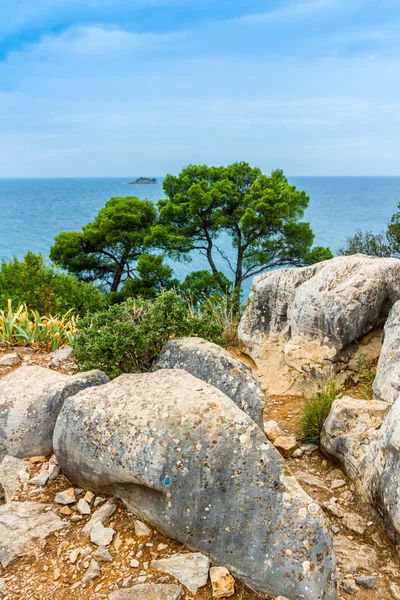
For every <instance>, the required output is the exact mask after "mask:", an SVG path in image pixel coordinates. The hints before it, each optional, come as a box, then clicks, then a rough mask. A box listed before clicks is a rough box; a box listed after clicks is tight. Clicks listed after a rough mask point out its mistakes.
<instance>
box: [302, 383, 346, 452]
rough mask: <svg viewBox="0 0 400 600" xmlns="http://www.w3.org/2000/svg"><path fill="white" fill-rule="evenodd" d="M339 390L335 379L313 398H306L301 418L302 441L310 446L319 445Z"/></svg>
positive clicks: (323, 386) (322, 387)
mask: <svg viewBox="0 0 400 600" xmlns="http://www.w3.org/2000/svg"><path fill="white" fill-rule="evenodd" d="M338 393H339V389H338V386H337V383H336V381H335V379H334V378H332V379H329V381H327V382H326V383H325V384H324V385H322V386H321V388H320V389H319V390H318V391H317V392H316V393H315V394H314V395H312V396H309V397H306V398H305V403H304V407H303V413H302V418H301V439H302V440H303V442H306V443H308V444H319V440H320V436H321V430H322V426H323V424H324V423H325V420H326V418H327V416H328V415H329V411H330V410H331V406H332V404H333V401H334V400H335V398H337V396H338Z"/></svg>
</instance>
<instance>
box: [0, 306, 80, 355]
mask: <svg viewBox="0 0 400 600" xmlns="http://www.w3.org/2000/svg"><path fill="white" fill-rule="evenodd" d="M75 325H76V322H75V319H74V317H72V316H71V315H70V314H69V313H66V314H65V315H64V316H58V315H56V316H54V317H53V316H52V315H46V316H40V314H39V313H38V312H37V311H34V310H28V308H27V307H26V306H25V305H23V304H22V305H21V306H20V307H19V308H18V309H17V310H15V311H14V310H13V308H12V306H11V301H10V302H9V305H8V309H7V311H3V310H1V311H0V342H2V343H3V344H7V345H10V346H31V347H33V348H43V349H45V350H51V351H54V350H57V348H62V347H63V346H67V345H69V344H71V343H72V340H73V337H74V331H75Z"/></svg>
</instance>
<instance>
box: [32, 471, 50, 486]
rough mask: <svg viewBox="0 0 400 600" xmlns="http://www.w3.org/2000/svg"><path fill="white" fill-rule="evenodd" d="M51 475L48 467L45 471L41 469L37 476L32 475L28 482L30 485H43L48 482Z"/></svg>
mask: <svg viewBox="0 0 400 600" xmlns="http://www.w3.org/2000/svg"><path fill="white" fill-rule="evenodd" d="M49 475H50V473H49V471H48V470H47V469H46V470H44V471H40V472H39V473H38V474H37V475H36V476H35V477H32V479H30V480H29V481H28V483H29V485H39V486H41V487H43V486H44V485H46V483H47V482H48V480H49Z"/></svg>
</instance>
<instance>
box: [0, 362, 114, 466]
mask: <svg viewBox="0 0 400 600" xmlns="http://www.w3.org/2000/svg"><path fill="white" fill-rule="evenodd" d="M107 381H109V380H108V377H107V376H106V375H104V373H102V372H101V371H89V372H88V373H80V374H78V375H73V376H70V375H63V374H62V373H57V372H56V371H52V370H50V369H44V368H43V367H38V366H22V367H20V368H19V369H16V370H15V371H13V372H12V373H10V374H9V375H7V376H6V377H4V378H3V379H1V380H0V457H3V456H4V455H6V454H9V455H11V456H15V457H17V458H26V457H29V456H38V455H45V456H47V455H49V454H50V453H51V452H52V449H53V430H54V425H55V422H56V419H57V416H58V413H59V411H60V409H61V407H62V404H63V402H64V400H65V399H66V398H67V397H68V396H71V395H73V394H76V393H77V392H78V391H79V390H82V389H84V388H87V387H89V386H95V385H101V384H104V383H106V382H107Z"/></svg>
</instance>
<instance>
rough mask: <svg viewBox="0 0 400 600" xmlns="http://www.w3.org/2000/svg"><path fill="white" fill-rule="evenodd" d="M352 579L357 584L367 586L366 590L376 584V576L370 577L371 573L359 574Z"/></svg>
mask: <svg viewBox="0 0 400 600" xmlns="http://www.w3.org/2000/svg"><path fill="white" fill-rule="evenodd" d="M354 581H355V582H356V584H357V585H360V586H361V587H364V588H367V589H368V590H372V588H373V587H375V584H376V578H375V577H372V575H360V576H359V577H355V578H354Z"/></svg>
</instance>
